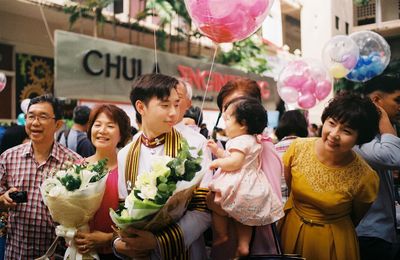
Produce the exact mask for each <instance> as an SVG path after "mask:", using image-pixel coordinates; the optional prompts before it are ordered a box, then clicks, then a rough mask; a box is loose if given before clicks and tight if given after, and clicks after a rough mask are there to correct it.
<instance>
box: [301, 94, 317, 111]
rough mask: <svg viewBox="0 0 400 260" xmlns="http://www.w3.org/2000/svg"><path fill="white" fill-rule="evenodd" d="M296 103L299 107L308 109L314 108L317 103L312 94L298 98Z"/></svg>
mask: <svg viewBox="0 0 400 260" xmlns="http://www.w3.org/2000/svg"><path fill="white" fill-rule="evenodd" d="M297 103H298V104H299V107H301V108H304V109H309V108H312V107H313V106H315V104H316V103H317V99H316V98H315V97H314V95H313V94H312V93H306V94H304V95H301V96H300V97H299V99H298V100H297Z"/></svg>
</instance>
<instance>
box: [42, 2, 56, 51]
mask: <svg viewBox="0 0 400 260" xmlns="http://www.w3.org/2000/svg"><path fill="white" fill-rule="evenodd" d="M39 10H40V15H41V16H42V19H43V23H44V26H45V27H46V32H47V35H48V36H49V40H50V42H51V45H53V46H54V40H53V36H52V35H51V31H50V28H49V24H48V23H47V19H46V16H45V15H44V12H43V7H42V5H41V4H39Z"/></svg>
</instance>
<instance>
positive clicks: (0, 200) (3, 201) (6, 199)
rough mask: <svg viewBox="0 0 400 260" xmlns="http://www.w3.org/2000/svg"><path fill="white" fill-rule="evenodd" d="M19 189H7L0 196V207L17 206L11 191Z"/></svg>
mask: <svg viewBox="0 0 400 260" xmlns="http://www.w3.org/2000/svg"><path fill="white" fill-rule="evenodd" d="M14 191H18V189H17V188H14V187H13V188H10V189H9V190H8V191H6V192H5V193H4V194H3V195H1V196H0V207H1V208H2V209H9V208H14V207H15V206H17V203H15V202H14V201H13V200H12V199H11V198H10V195H9V194H10V193H11V192H14Z"/></svg>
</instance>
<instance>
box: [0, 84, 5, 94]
mask: <svg viewBox="0 0 400 260" xmlns="http://www.w3.org/2000/svg"><path fill="white" fill-rule="evenodd" d="M5 88H6V83H4V82H0V92H2V91H3V90H4V89H5Z"/></svg>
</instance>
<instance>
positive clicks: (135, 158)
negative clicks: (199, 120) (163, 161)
mask: <svg viewBox="0 0 400 260" xmlns="http://www.w3.org/2000/svg"><path fill="white" fill-rule="evenodd" d="M181 139H182V135H181V134H180V133H179V132H178V131H176V130H175V128H172V130H171V131H170V132H169V133H166V134H165V144H164V154H165V155H168V156H171V157H176V156H177V155H178V151H179V149H180V147H181ZM141 144H142V138H141V137H139V138H138V139H137V140H136V141H135V142H134V143H133V144H132V145H131V147H130V148H129V152H128V155H127V157H126V163H125V181H126V182H127V183H128V181H129V182H130V185H131V188H133V187H134V186H135V181H136V177H137V175H138V168H139V158H140V146H141Z"/></svg>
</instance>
